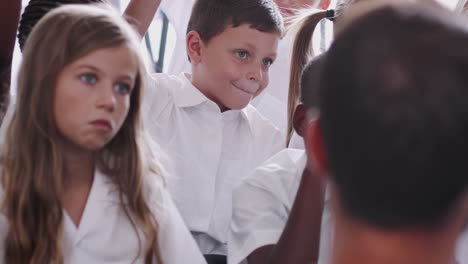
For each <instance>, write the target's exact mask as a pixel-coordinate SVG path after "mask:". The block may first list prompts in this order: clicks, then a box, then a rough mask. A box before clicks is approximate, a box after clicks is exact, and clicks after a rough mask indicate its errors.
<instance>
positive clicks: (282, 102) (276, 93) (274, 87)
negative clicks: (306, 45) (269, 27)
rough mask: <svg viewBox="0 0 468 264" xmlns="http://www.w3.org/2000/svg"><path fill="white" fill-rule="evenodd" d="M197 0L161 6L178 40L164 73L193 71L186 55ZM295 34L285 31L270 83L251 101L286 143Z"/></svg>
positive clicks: (175, 1)
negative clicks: (189, 30)
mask: <svg viewBox="0 0 468 264" xmlns="http://www.w3.org/2000/svg"><path fill="white" fill-rule="evenodd" d="M193 4H194V0H171V1H162V2H161V6H160V8H161V10H162V11H163V12H164V13H165V14H166V15H167V17H168V20H169V22H170V23H171V24H172V25H173V26H174V31H175V32H176V42H175V46H174V52H173V55H172V58H170V62H169V67H168V69H164V72H165V73H169V74H179V73H180V72H191V71H192V68H191V65H190V62H189V61H188V59H187V49H186V31H187V25H188V21H189V19H190V15H191V12H192V6H193ZM293 41H294V34H286V36H285V37H284V38H283V39H281V40H280V42H279V44H278V56H277V58H276V60H275V62H274V63H273V64H272V65H271V67H270V74H269V76H270V83H269V84H268V86H267V87H266V88H265V90H264V91H263V92H262V93H261V94H260V95H259V96H257V98H255V99H254V100H253V101H252V105H253V106H255V108H257V110H258V111H259V112H260V113H261V114H262V115H263V116H265V117H266V118H267V119H270V120H271V121H272V122H273V124H274V125H275V126H276V127H277V128H279V129H280V131H281V133H282V135H283V137H284V140H283V143H284V144H286V143H285V142H286V127H287V104H288V87H289V68H290V64H291V54H292V46H293Z"/></svg>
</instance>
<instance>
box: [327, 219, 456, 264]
mask: <svg viewBox="0 0 468 264" xmlns="http://www.w3.org/2000/svg"><path fill="white" fill-rule="evenodd" d="M339 218H340V217H337V219H336V223H335V237H334V242H333V243H334V244H333V250H332V256H331V260H332V261H331V262H330V264H375V263H386V264H393V263H394V264H453V263H454V255H453V252H454V249H455V242H456V240H457V237H458V232H457V230H459V229H458V227H455V226H457V225H456V224H453V225H452V226H453V227H448V228H446V229H444V230H440V231H437V232H434V231H428V230H414V229H405V230H392V231H388V230H381V229H376V228H373V227H369V226H366V225H364V224H359V223H356V221H353V222H352V223H351V221H346V220H344V219H339Z"/></svg>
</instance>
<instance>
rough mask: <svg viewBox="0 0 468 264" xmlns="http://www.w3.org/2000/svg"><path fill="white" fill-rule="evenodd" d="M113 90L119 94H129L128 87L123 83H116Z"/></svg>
mask: <svg viewBox="0 0 468 264" xmlns="http://www.w3.org/2000/svg"><path fill="white" fill-rule="evenodd" d="M114 90H115V91H116V92H118V93H119V94H129V93H130V90H131V89H130V86H129V85H127V84H125V83H118V84H116V85H115V86H114Z"/></svg>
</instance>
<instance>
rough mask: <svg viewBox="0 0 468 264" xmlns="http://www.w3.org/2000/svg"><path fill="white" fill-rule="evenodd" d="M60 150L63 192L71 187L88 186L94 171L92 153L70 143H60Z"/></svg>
mask: <svg viewBox="0 0 468 264" xmlns="http://www.w3.org/2000/svg"><path fill="white" fill-rule="evenodd" d="M61 148H62V153H63V162H64V166H63V185H64V186H63V187H64V191H67V189H68V188H70V187H72V186H80V185H83V184H84V185H90V184H91V183H92V180H93V176H94V169H95V167H94V166H95V164H94V152H93V151H91V150H86V149H83V148H80V147H78V146H76V145H74V144H70V143H62V144H61Z"/></svg>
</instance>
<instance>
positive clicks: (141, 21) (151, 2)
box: [124, 0, 161, 37]
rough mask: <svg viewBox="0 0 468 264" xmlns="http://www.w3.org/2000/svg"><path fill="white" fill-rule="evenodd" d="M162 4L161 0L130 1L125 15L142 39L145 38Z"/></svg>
mask: <svg viewBox="0 0 468 264" xmlns="http://www.w3.org/2000/svg"><path fill="white" fill-rule="evenodd" d="M160 4H161V0H130V3H129V4H128V6H127V8H126V9H125V12H124V15H125V16H126V18H127V20H128V22H129V23H130V24H132V25H134V26H135V28H136V30H137V31H138V33H139V34H140V36H141V37H143V36H145V34H146V31H147V30H148V27H149V26H150V24H151V22H152V21H153V18H154V15H155V14H156V11H157V10H158V8H159V5H160Z"/></svg>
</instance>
